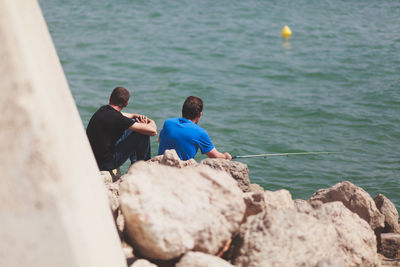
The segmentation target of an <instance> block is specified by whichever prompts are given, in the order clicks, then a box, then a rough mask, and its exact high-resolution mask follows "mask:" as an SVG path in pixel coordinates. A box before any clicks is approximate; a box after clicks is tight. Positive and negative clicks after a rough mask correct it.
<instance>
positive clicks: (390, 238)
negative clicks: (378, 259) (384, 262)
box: [381, 233, 400, 259]
mask: <svg viewBox="0 0 400 267" xmlns="http://www.w3.org/2000/svg"><path fill="white" fill-rule="evenodd" d="M381 244H382V254H383V255H384V256H385V257H387V258H390V259H395V258H400V234H396V233H384V234H381Z"/></svg>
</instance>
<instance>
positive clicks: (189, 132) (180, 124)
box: [158, 118, 214, 160]
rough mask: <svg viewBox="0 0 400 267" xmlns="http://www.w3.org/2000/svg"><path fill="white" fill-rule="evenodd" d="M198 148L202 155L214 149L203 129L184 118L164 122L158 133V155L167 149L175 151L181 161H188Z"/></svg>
mask: <svg viewBox="0 0 400 267" xmlns="http://www.w3.org/2000/svg"><path fill="white" fill-rule="evenodd" d="M199 148H200V150H201V152H202V153H203V154H204V153H207V152H209V151H211V150H212V149H213V148H214V145H213V144H212V142H211V139H210V137H209V136H208V134H207V132H206V131H205V130H204V129H203V128H201V127H200V126H198V125H197V124H195V123H193V122H192V121H190V120H188V119H185V118H172V119H168V120H166V121H165V123H164V126H163V129H162V130H161V132H160V145H159V149H158V154H159V155H161V154H163V153H164V151H165V150H167V149H175V150H176V152H177V153H178V155H179V157H180V158H181V159H182V160H188V159H191V158H193V157H194V156H195V155H196V153H197V150H198V149H199Z"/></svg>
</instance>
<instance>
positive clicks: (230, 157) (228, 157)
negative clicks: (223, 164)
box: [224, 152, 232, 160]
mask: <svg viewBox="0 0 400 267" xmlns="http://www.w3.org/2000/svg"><path fill="white" fill-rule="evenodd" d="M224 155H225V158H226V159H229V160H232V156H231V154H229V153H228V152H225V153H224Z"/></svg>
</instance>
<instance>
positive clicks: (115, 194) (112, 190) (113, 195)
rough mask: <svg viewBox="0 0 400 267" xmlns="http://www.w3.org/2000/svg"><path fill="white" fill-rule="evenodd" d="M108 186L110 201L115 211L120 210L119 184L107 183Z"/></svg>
mask: <svg viewBox="0 0 400 267" xmlns="http://www.w3.org/2000/svg"><path fill="white" fill-rule="evenodd" d="M105 186H106V188H107V196H108V201H109V202H110V207H111V210H112V212H113V213H115V212H117V211H118V208H119V200H118V199H119V186H118V184H117V183H105Z"/></svg>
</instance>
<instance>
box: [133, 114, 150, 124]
mask: <svg viewBox="0 0 400 267" xmlns="http://www.w3.org/2000/svg"><path fill="white" fill-rule="evenodd" d="M135 119H136V120H137V121H138V122H140V123H146V124H147V123H149V118H147V117H146V116H145V115H139V114H138V116H137V117H136V118H135Z"/></svg>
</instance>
